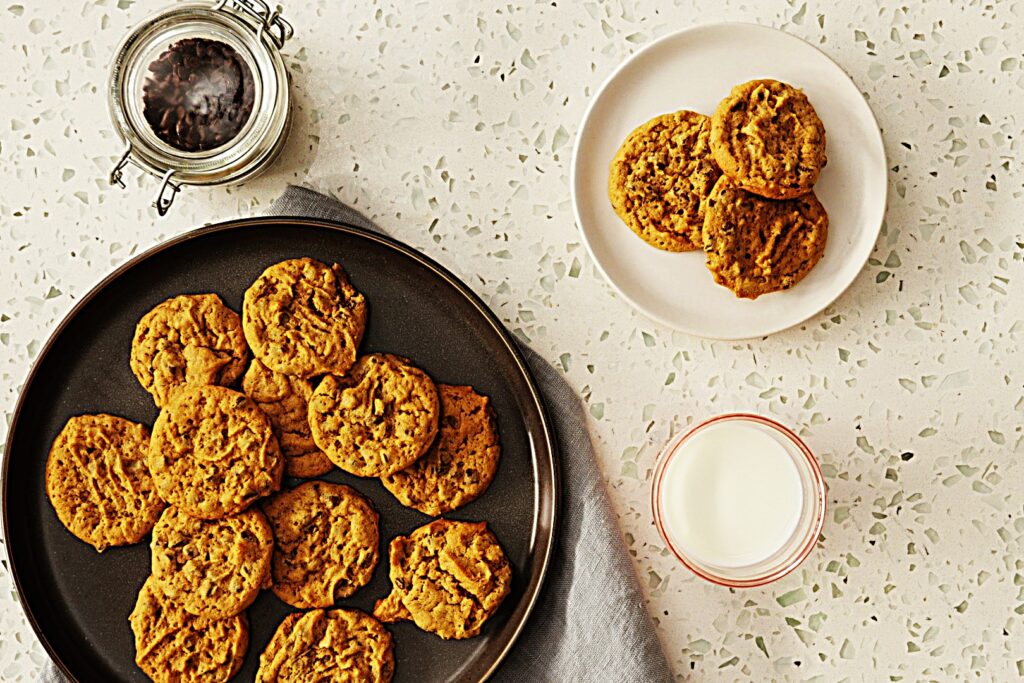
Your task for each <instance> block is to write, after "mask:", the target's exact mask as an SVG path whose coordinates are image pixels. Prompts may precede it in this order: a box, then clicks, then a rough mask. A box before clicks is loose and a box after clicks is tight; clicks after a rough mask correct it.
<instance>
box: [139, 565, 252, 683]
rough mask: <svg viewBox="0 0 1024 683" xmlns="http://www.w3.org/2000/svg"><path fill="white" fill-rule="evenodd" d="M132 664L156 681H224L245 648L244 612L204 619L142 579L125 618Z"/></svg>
mask: <svg viewBox="0 0 1024 683" xmlns="http://www.w3.org/2000/svg"><path fill="white" fill-rule="evenodd" d="M128 621H129V622H130V623H131V626H132V632H133V633H134V634H135V663H136V664H138V665H139V668H140V669H142V671H143V672H144V673H145V674H146V675H147V676H149V678H150V679H151V680H153V681H156V683H186V682H191V681H195V682H196V683H198V682H200V681H202V682H204V683H206V682H212V683H222V682H224V681H228V680H230V679H231V677H232V676H234V675H235V674H236V673H238V670H239V669H241V668H242V662H243V661H244V660H245V651H246V650H247V649H248V648H249V621H248V619H247V618H246V616H245V614H244V613H243V614H239V615H236V616H233V617H228V618H227V619H206V618H204V617H197V616H194V615H192V614H189V613H188V612H186V611H185V610H183V609H182V608H180V607H178V606H177V605H175V604H173V603H172V602H171V601H169V600H168V599H167V598H166V597H164V595H163V592H162V591H161V590H160V589H159V588H158V587H157V586H156V582H155V580H154V579H153V578H152V577H150V578H148V579H146V583H145V584H143V586H142V590H141V591H140V592H139V598H138V601H137V602H136V603H135V609H134V610H133V611H132V613H131V616H130V617H128Z"/></svg>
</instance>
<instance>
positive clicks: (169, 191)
mask: <svg viewBox="0 0 1024 683" xmlns="http://www.w3.org/2000/svg"><path fill="white" fill-rule="evenodd" d="M128 164H131V165H132V166H135V167H136V168H138V169H140V170H142V171H145V172H146V173H148V174H150V175H156V176H157V177H159V178H160V189H159V190H157V193H156V197H155V198H154V199H153V208H155V209H156V212H157V214H158V215H160V216H166V215H167V211H168V210H169V209H170V208H171V204H173V203H174V198H175V197H176V196H178V192H179V191H180V190H181V183H175V182H174V181H173V180H172V178H173V177H174V170H173V169H168V170H167V171H166V172H165V173H163V174H157V173H154V172H153V171H152V170H150V169H148V168H146V167H145V166H143V165H142V164H140V163H139V162H138V161H137V160H136V159H135V157H133V156H132V146H131V144H130V143H129V145H128V147H127V149H125V151H124V154H122V155H121V158H120V159H118V160H117V163H116V164H115V165H114V168H113V170H112V171H111V172H110V184H111V185H117V186H119V187H121V189H124V187H125V184H124V169H125V168H127V167H128Z"/></svg>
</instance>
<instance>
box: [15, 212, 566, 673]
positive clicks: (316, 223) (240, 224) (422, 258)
mask: <svg viewBox="0 0 1024 683" xmlns="http://www.w3.org/2000/svg"><path fill="white" fill-rule="evenodd" d="M266 225H284V226H288V225H295V226H300V227H313V228H321V229H326V230H333V231H337V232H343V233H348V234H350V235H355V236H357V237H361V238H364V239H369V240H371V241H374V242H378V243H379V244H382V245H384V246H386V247H388V248H391V249H393V250H395V251H397V252H399V253H401V254H402V255H404V256H407V257H409V258H411V259H413V260H414V261H416V262H418V263H419V264H420V265H422V266H424V267H426V268H428V269H429V270H431V271H433V272H434V273H435V274H437V275H438V276H440V277H441V278H442V279H443V280H445V281H446V282H447V283H448V284H449V285H451V286H452V287H453V288H454V289H455V290H456V291H458V292H459V293H460V294H462V296H464V297H466V299H467V300H468V301H469V302H470V303H471V304H472V305H473V307H474V308H475V309H477V311H478V312H479V313H480V314H481V315H482V316H483V317H484V319H485V320H487V322H488V323H489V324H490V325H491V327H493V328H494V330H495V332H496V333H497V334H498V336H499V337H500V338H501V340H502V342H503V343H504V345H505V347H506V349H507V350H508V352H509V354H510V355H511V356H512V358H513V359H514V360H515V363H516V366H517V367H518V368H519V370H520V372H521V373H522V374H523V377H524V378H525V379H526V384H527V386H528V387H529V390H530V394H531V396H532V398H533V402H534V404H535V407H536V409H537V414H538V416H539V417H540V422H541V427H542V431H543V435H544V440H543V443H542V444H541V445H542V446H543V451H544V453H543V454H546V456H547V457H546V459H545V460H546V462H541V463H540V464H541V465H542V466H543V465H546V466H547V471H546V472H544V474H547V475H548V476H549V477H550V487H548V490H547V495H546V496H545V487H544V486H542V485H541V483H540V481H538V482H536V483H535V486H537V488H538V489H539V496H538V497H539V506H538V508H539V509H538V513H537V514H538V517H539V519H537V518H535V520H534V528H533V530H532V534H533V535H534V537H535V538H534V539H533V544H534V553H533V554H532V563H533V565H534V566H537V564H538V558H537V555H538V553H539V554H540V558H539V567H538V571H537V574H536V577H535V578H534V579H532V580H531V581H530V583H529V584H528V585H527V586H526V589H525V590H526V592H527V593H529V600H528V602H527V604H526V607H525V609H523V612H522V615H521V617H519V621H518V623H517V624H516V625H515V627H514V628H513V629H512V632H511V634H509V635H505V636H504V640H505V642H504V643H502V644H501V649H500V651H499V652H498V656H497V657H496V658H495V660H494V662H493V663H492V664H491V666H490V667H489V668H488V669H487V670H486V671H485V672H484V673H483V675H482V676H481V678H480V681H481V682H483V681H486V680H487V679H488V678H490V677H491V676H492V675H493V674H494V672H495V671H497V670H498V668H499V667H500V666H501V663H502V662H503V661H504V660H505V657H506V656H507V655H508V653H509V651H510V650H511V649H512V647H513V645H515V642H516V640H517V639H518V638H519V636H520V634H521V633H522V631H523V629H524V628H525V626H526V623H527V622H528V621H529V618H530V615H531V614H532V613H533V610H534V608H535V607H536V606H537V601H538V599H539V597H540V594H541V590H542V588H543V586H544V582H545V579H546V578H547V573H548V568H549V566H550V563H551V556H552V553H553V551H554V539H555V535H556V533H557V530H558V526H559V522H560V519H559V518H560V510H561V497H562V486H561V468H560V465H559V459H558V451H557V445H556V442H555V439H554V435H553V432H552V429H551V421H550V419H549V418H548V414H547V410H546V408H545V406H544V401H543V400H542V398H541V395H540V391H539V390H538V388H537V382H536V380H535V379H534V377H533V373H532V372H531V370H530V368H529V366H528V365H527V363H526V359H525V358H524V356H523V354H522V351H521V350H520V349H519V347H518V345H517V344H516V341H515V339H514V338H513V337H512V335H511V333H510V332H509V331H508V330H507V329H506V328H505V326H504V324H503V323H502V322H501V320H500V319H499V318H498V316H497V315H495V314H494V312H493V311H492V310H491V309H490V308H489V307H488V306H487V304H486V303H484V301H483V299H481V298H480V297H479V296H478V295H477V294H476V293H475V292H474V291H473V290H472V289H470V288H469V287H468V286H467V285H466V284H465V283H464V282H462V280H461V279H459V278H458V277H457V276H456V275H455V274H454V273H452V272H451V271H450V270H448V269H447V268H445V267H444V266H442V265H441V264H439V263H438V262H437V261H435V260H434V259H432V258H430V257H429V256H427V255H426V254H423V253H421V252H419V251H417V250H416V249H413V248H412V247H410V246H408V245H406V244H404V243H403V242H400V241H398V240H396V239H394V238H393V237H390V236H388V235H384V234H382V233H379V232H374V231H372V230H367V229H365V228H361V227H358V226H356V225H352V224H350V223H344V222H339V221H331V220H326V219H320V218H306V217H302V216H265V217H253V218H238V219H234V220H228V221H222V222H218V223H213V224H210V225H206V226H203V227H200V228H195V229H193V230H190V231H187V232H185V233H182V234H180V235H178V236H176V237H172V238H170V239H167V240H164V241H163V242H160V243H158V244H156V245H154V246H152V247H150V248H149V249H146V250H145V251H143V252H142V253H140V254H138V255H136V256H134V257H132V258H131V259H129V260H127V261H125V262H124V263H122V264H121V265H120V266H118V267H117V268H115V269H114V270H113V271H112V272H111V273H109V274H108V275H107V276H105V277H104V278H102V279H101V280H100V281H99V282H98V283H97V284H95V285H94V286H93V287H92V288H91V289H90V290H89V291H88V292H87V293H86V294H85V295H84V296H83V297H82V298H81V299H79V301H78V302H77V303H76V304H75V305H74V306H72V308H71V310H70V311H68V313H67V314H66V315H65V316H64V317H63V318H62V319H61V321H60V323H59V324H58V325H57V327H56V328H54V330H53V332H52V333H51V334H50V336H49V337H48V338H47V340H46V343H45V344H44V345H43V347H42V349H41V350H40V351H39V355H38V356H36V359H35V361H33V363H32V366H31V368H30V369H29V372H28V375H27V376H26V378H25V382H24V384H23V385H22V387H21V390H20V391H19V393H18V401H17V403H16V404H15V408H14V413H13V415H12V417H11V424H10V427H9V428H8V430H7V443H6V444H5V445H4V462H3V468H2V470H0V480H2V493H3V500H2V503H0V516H2V526H3V532H4V544H5V545H6V554H7V561H8V565H9V567H10V572H11V577H12V578H13V579H14V585H15V589H16V590H17V592H18V602H19V603H20V604H21V608H22V611H23V612H24V613H25V616H26V618H27V619H28V622H29V624H30V625H31V626H32V630H33V631H34V632H35V634H36V637H37V638H39V642H40V643H41V644H42V646H43V649H44V650H45V651H46V653H47V655H48V656H49V658H50V660H51V661H53V662H54V663H55V664H56V665H57V668H58V669H59V670H60V671H61V673H63V674H64V675H65V676H66V677H67V678H68V679H69V680H71V681H74V682H79V681H80V680H81V679H79V678H78V677H77V676H76V675H75V674H74V672H72V671H71V670H70V668H68V666H67V665H66V664H65V663H64V661H63V660H62V659H61V658H60V656H59V655H58V654H57V651H56V649H55V648H54V646H53V645H52V644H51V643H50V640H49V638H48V637H47V636H46V633H45V632H44V631H43V629H42V627H41V626H40V624H39V621H38V620H37V619H36V616H35V614H34V613H33V611H32V608H31V606H30V605H29V602H28V600H27V599H26V594H25V589H24V586H23V582H22V578H21V575H20V573H19V570H18V564H17V562H16V560H15V558H14V553H13V552H12V549H11V546H10V543H9V541H8V539H10V537H11V535H10V528H11V519H10V515H9V510H8V498H9V497H10V494H9V488H10V480H9V477H8V469H9V467H10V462H11V451H12V449H13V445H14V442H15V439H14V435H15V433H16V430H17V428H18V420H19V417H20V416H21V411H22V408H23V407H24V404H25V402H26V399H27V397H28V393H29V390H30V389H31V387H32V383H33V381H34V380H35V378H36V374H37V373H38V371H39V369H40V368H41V367H42V366H43V364H44V362H45V361H46V358H47V356H48V354H49V353H50V350H51V349H52V347H53V346H54V344H55V343H56V341H57V339H58V338H59V337H60V336H61V335H62V334H63V333H64V330H65V329H66V328H67V326H68V325H69V324H70V323H71V321H72V320H74V319H75V318H76V317H77V316H78V315H79V314H80V313H81V311H82V310H83V309H84V308H85V307H86V306H87V305H88V304H89V302H91V301H92V300H93V299H94V298H95V297H96V296H97V295H98V294H99V293H100V292H101V291H103V290H104V289H106V288H107V287H108V286H109V285H111V284H112V283H113V282H115V281H116V280H117V279H118V278H120V277H121V276H122V275H123V274H124V273H126V272H127V271H129V270H131V269H133V268H136V267H138V266H140V265H141V264H142V263H144V262H145V261H147V260H148V259H150V258H152V257H154V256H156V255H157V254H160V253H161V252H163V251H165V250H167V249H170V248H172V247H175V246H177V245H179V244H182V243H184V242H189V241H191V240H194V239H197V238H200V237H203V236H205V235H208V234H212V233H218V232H229V231H232V230H245V229H247V228H251V227H259V226H266ZM543 454H542V455H543ZM545 522H546V524H545ZM545 530H546V533H545ZM503 635H504V634H503Z"/></svg>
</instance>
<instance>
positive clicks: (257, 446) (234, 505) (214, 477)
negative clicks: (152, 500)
mask: <svg viewBox="0 0 1024 683" xmlns="http://www.w3.org/2000/svg"><path fill="white" fill-rule="evenodd" d="M148 461H149V469H150V472H152V473H153V479H154V480H155V481H156V489H157V492H158V493H159V494H160V497H161V498H163V499H164V500H165V501H167V502H168V503H170V504H171V505H176V506H178V507H180V508H181V509H182V511H183V512H186V513H187V514H190V515H192V516H193V517H199V518H201V519H219V518H221V517H227V516H228V515H233V514H235V513H237V512H241V511H242V510H244V509H245V508H247V507H249V505H250V504H251V503H252V502H253V501H254V500H256V499H257V498H262V497H263V496H266V495H268V494H270V493H272V492H274V491H276V490H277V489H278V488H280V486H281V474H282V471H283V470H284V458H283V457H282V456H281V451H280V449H279V448H278V445H277V439H276V438H274V434H273V431H272V430H271V427H270V420H269V419H267V416H266V415H264V414H263V412H262V411H261V410H260V409H259V408H257V407H256V404H255V403H253V402H252V400H251V399H250V398H248V397H247V396H245V395H243V394H240V393H238V392H237V391H232V390H230V389H225V388H224V387H218V386H205V387H186V388H184V389H182V390H181V391H179V392H177V393H176V394H175V396H174V399H173V400H172V401H171V403H170V405H168V406H167V407H165V408H164V409H163V410H162V411H161V412H160V416H159V417H158V418H157V420H156V424H155V425H153V439H152V442H151V443H150V448H149V459H148Z"/></svg>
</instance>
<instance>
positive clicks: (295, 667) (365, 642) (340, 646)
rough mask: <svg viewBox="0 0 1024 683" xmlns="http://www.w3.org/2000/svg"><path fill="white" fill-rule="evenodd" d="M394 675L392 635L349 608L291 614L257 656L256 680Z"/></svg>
mask: <svg viewBox="0 0 1024 683" xmlns="http://www.w3.org/2000/svg"><path fill="white" fill-rule="evenodd" d="M394 674H395V654H394V645H393V643H392V639H391V634H390V633H389V632H388V630H387V629H386V628H384V627H383V626H382V625H381V623H380V622H379V621H377V620H376V619H374V618H373V617H371V616H370V615H369V614H366V613H364V612H360V611H359V610H352V609H335V610H322V609H318V610H313V611H312V612H305V613H303V612H294V613H292V614H289V615H288V616H287V617H285V618H284V621H282V622H281V625H280V626H278V627H277V631H276V632H275V633H274V637H273V638H271V639H270V642H269V643H268V644H267V648H266V649H265V650H264V651H263V654H262V655H260V668H259V671H257V672H256V681H257V683H307V682H308V681H324V682H326V681H344V682H348V681H351V683H388V681H390V680H391V678H392V676H394Z"/></svg>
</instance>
